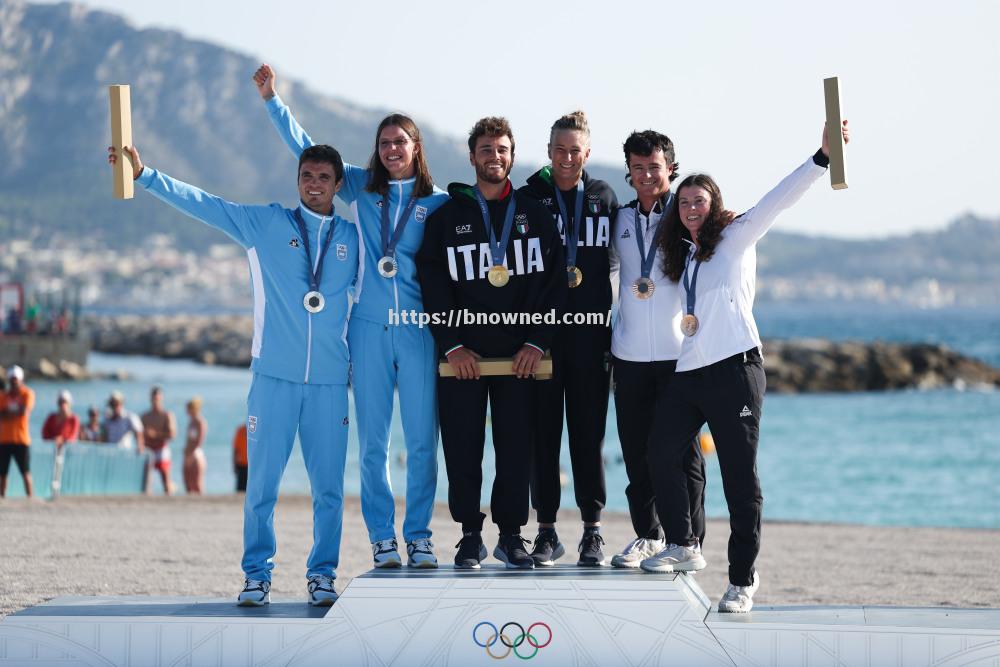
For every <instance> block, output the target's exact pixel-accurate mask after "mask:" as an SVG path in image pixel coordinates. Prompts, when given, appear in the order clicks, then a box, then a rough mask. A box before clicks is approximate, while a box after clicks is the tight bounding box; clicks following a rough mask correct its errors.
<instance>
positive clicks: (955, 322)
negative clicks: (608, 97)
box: [9, 304, 1000, 528]
mask: <svg viewBox="0 0 1000 667" xmlns="http://www.w3.org/2000/svg"><path fill="white" fill-rule="evenodd" d="M755 312H756V315H757V321H758V325H759V327H760V330H761V333H762V335H763V336H764V337H765V338H800V337H813V338H828V339H834V340H889V341H909V342H935V343H944V344H946V345H949V346H951V347H953V348H954V349H956V350H959V351H961V352H963V353H965V354H969V355H972V356H976V357H978V358H981V359H983V360H985V361H988V362H989V363H992V364H994V365H998V366H1000V310H990V309H976V310H973V309H968V310H957V309H956V310H933V311H912V310H902V309H887V308H873V307H862V306H857V305H844V306H830V305H829V304H823V305H801V304H775V305H758V307H757V308H756V311H755ZM765 354H766V350H765ZM90 367H91V370H93V371H105V372H107V371H112V370H124V371H126V372H128V373H129V374H130V375H131V376H132V379H130V380H128V381H124V382H112V381H107V380H95V381H89V382H81V383H73V384H69V385H67V384H65V383H58V382H33V383H31V386H32V387H33V388H34V390H35V391H36V394H37V405H36V407H35V410H34V413H33V414H32V418H31V429H32V434H33V438H35V445H33V446H32V448H33V455H34V459H33V465H35V466H36V467H37V466H44V465H50V464H51V463H50V462H51V454H47V451H48V450H50V449H51V448H50V447H49V448H48V450H46V447H47V446H46V445H41V443H40V432H41V424H42V422H43V421H44V418H45V415H46V414H47V413H48V412H50V411H51V410H52V409H54V406H55V396H56V393H57V392H58V391H59V390H60V389H62V388H68V389H70V390H71V391H72V392H73V394H74V399H75V408H76V411H77V412H78V414H80V415H81V418H83V416H84V415H85V413H86V407H87V406H88V405H89V404H94V405H98V406H101V407H102V408H103V406H104V403H105V402H106V401H107V398H108V395H109V394H110V392H111V391H112V390H115V389H118V390H120V391H122V392H124V393H125V395H126V397H127V400H126V408H128V409H130V410H133V411H135V412H138V413H141V412H143V411H144V410H146V409H147V408H148V394H149V388H150V386H151V385H153V384H159V385H162V386H163V387H164V390H165V397H166V405H167V407H168V409H170V410H172V411H174V412H175V414H176V416H177V423H178V434H179V437H178V438H177V439H176V440H175V441H174V443H173V446H172V447H173V453H174V465H173V470H172V477H173V479H174V481H175V483H176V484H177V485H178V488H180V489H183V485H182V483H181V479H182V476H181V459H182V451H183V444H184V443H183V434H184V433H185V430H186V425H187V417H186V415H185V414H184V403H185V402H186V401H187V400H188V399H190V398H191V397H192V396H194V395H199V396H201V397H202V399H203V400H204V414H205V417H206V419H207V421H208V436H207V439H206V443H205V455H206V458H207V461H208V472H207V478H206V487H207V490H208V492H209V493H227V492H230V491H232V490H233V487H234V477H233V472H232V444H231V443H232V437H233V433H234V431H235V429H236V427H237V425H239V424H240V423H242V421H243V420H244V418H245V405H246V392H247V389H248V387H249V381H250V374H249V372H248V371H246V370H243V369H232V368H218V367H211V366H202V365H199V364H195V363H193V362H188V361H165V360H159V359H152V358H146V357H122V356H114V355H103V354H96V353H95V354H92V355H91V359H90ZM352 404H353V398H352ZM351 414H352V418H353V414H354V411H353V405H352V412H351ZM398 415H399V409H398V402H397V406H396V410H395V414H394V419H393V424H392V436H391V437H392V443H391V450H390V474H391V477H392V484H393V490H394V492H395V493H396V494H397V495H399V496H402V495H404V494H405V493H406V478H405V459H404V456H405V444H404V443H405V440H404V438H403V433H402V427H401V425H400V422H399V417H398ZM350 433H351V437H350V445H349V450H348V465H347V473H346V479H345V488H346V491H347V492H348V493H353V494H357V493H359V491H360V482H359V468H358V442H357V430H356V428H355V427H354V425H353V424H352V428H351V432H350ZM486 437H487V447H486V456H485V460H484V464H483V466H484V483H483V493H482V498H483V503H484V504H488V503H489V496H490V484H491V483H492V478H493V455H492V447H491V445H490V436H489V429H487V435H486ZM604 453H605V454H604V455H605V461H606V474H607V489H608V501H607V508H608V509H609V510H618V511H627V507H628V506H627V502H626V499H625V485H626V483H627V478H626V475H625V466H624V464H623V463H622V462H621V446H620V444H619V442H618V435H617V429H616V426H615V413H614V401H613V400H612V401H611V406H610V409H609V413H608V419H607V437H606V440H605V446H604ZM562 465H563V467H564V469H565V470H566V474H567V476H568V478H569V480H568V484H567V485H566V486H565V487H564V489H563V494H562V506H563V507H564V508H566V509H571V510H572V509H573V507H574V500H573V491H572V473H571V469H570V465H569V451H568V443H567V442H566V438H565V434H564V441H563V453H562ZM524 466H525V473H526V474H527V469H528V462H527V461H525V462H524ZM708 468H709V478H708V491H707V500H706V506H707V507H706V509H707V513H708V515H709V516H714V517H719V516H726V505H725V498H724V496H723V493H722V484H721V479H720V476H719V467H718V459H717V457H716V456H714V455H712V456H709V458H708ZM758 468H759V473H760V478H761V486H762V488H763V495H764V516H765V518H766V519H772V520H773V519H782V520H801V521H830V522H850V523H863V524H876V525H898V526H963V527H983V528H1000V484H998V483H997V480H998V479H1000V391H996V390H984V389H969V388H966V389H941V390H933V391H916V390H907V391H894V392H877V393H876V392H865V393H853V394H802V395H781V394H770V395H768V396H767V398H766V400H765V402H764V414H763V421H762V425H761V441H760V450H759V457H758ZM39 477H45V475H39ZM9 480H10V491H11V494H12V495H20V494H21V493H22V489H21V482H20V475H18V474H17V472H16V469H15V468H13V467H12V469H11V474H10V478H9ZM158 484H159V481H158V479H157V480H154V489H156V492H157V493H159V492H160V490H159V489H158V488H157V487H158ZM308 490H309V482H308V478H307V476H306V474H305V468H304V466H303V463H302V457H301V454H300V453H299V450H298V447H297V446H296V448H295V450H294V451H293V453H292V457H291V460H290V461H289V465H288V469H287V471H286V473H285V478H284V481H283V483H282V491H283V492H284V493H306V492H308ZM437 498H438V500H440V501H446V500H447V476H446V474H445V468H444V459H443V457H441V456H439V475H438V485H437Z"/></svg>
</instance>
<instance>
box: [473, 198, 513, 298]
mask: <svg viewBox="0 0 1000 667" xmlns="http://www.w3.org/2000/svg"><path fill="white" fill-rule="evenodd" d="M473 190H474V191H475V193H476V201H478V202H479V210H480V212H481V213H482V214H483V224H484V225H486V235H487V237H488V238H489V241H490V259H491V260H492V261H493V265H492V266H490V271H489V273H488V274H487V277H488V278H489V281H490V285H493V286H494V287H503V286H504V285H506V284H507V283H508V282H510V271H508V270H507V267H506V266H504V265H503V261H504V255H505V254H506V251H507V241H509V240H510V230H511V228H512V227H513V226H514V208H515V206H514V193H513V192H511V193H510V203H508V204H507V213H506V214H505V215H504V219H503V231H502V232H501V234H500V242H499V243H497V237H496V234H494V233H493V225H492V224H491V223H490V210H489V209H488V208H487V207H486V198H485V197H483V193H482V192H480V191H479V186H478V185H477V186H476V187H475V188H473Z"/></svg>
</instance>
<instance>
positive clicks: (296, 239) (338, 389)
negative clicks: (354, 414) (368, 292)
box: [137, 167, 361, 581]
mask: <svg viewBox="0 0 1000 667" xmlns="http://www.w3.org/2000/svg"><path fill="white" fill-rule="evenodd" d="M137 182H138V183H139V185H141V186H142V187H143V188H145V189H146V190H147V191H148V192H149V193H150V194H152V195H153V196H154V197H156V198H157V199H160V200H162V201H164V202H166V203H168V204H170V205H171V206H173V207H174V208H176V209H178V210H180V211H182V212H184V213H186V214H188V215H190V216H191V217H193V218H196V219H198V220H201V221H202V222H204V223H206V224H208V225H210V226H212V227H215V228H216V229H220V230H222V231H223V232H225V233H226V234H228V235H229V236H230V237H231V238H232V239H233V240H234V241H236V242H237V243H239V244H240V245H241V246H243V248H245V249H246V252H247V259H248V261H249V263H250V278H251V281H252V285H253V303H254V307H253V313H254V318H253V323H254V325H253V343H252V348H251V354H252V358H253V361H252V363H251V368H252V369H253V372H254V375H253V382H252V384H251V387H250V393H249V395H248V398H247V414H248V421H247V445H248V446H247V454H248V457H249V477H248V480H247V494H246V501H245V504H244V523H243V539H244V545H243V546H244V552H243V571H244V573H245V575H246V576H247V577H248V578H250V579H262V580H268V581H269V580H270V578H271V570H272V568H273V562H272V558H273V556H274V553H275V539H274V525H273V519H274V504H275V502H276V500H277V497H278V486H279V484H280V482H281V476H282V473H283V472H284V469H285V465H286V464H287V462H288V456H289V454H290V453H291V449H292V444H293V442H294V439H295V433H296V431H298V434H299V440H300V442H301V445H302V455H303V458H304V459H305V463H306V470H307V471H308V474H309V481H310V484H311V486H312V494H313V511H314V530H313V537H314V542H313V549H312V551H311V553H310V554H309V559H308V561H307V567H308V572H307V576H310V575H314V574H322V575H326V576H331V577H335V576H336V568H337V563H338V559H339V552H340V536H341V528H342V521H343V484H344V463H345V459H346V452H347V431H348V423H349V421H348V400H347V381H348V373H349V355H348V346H347V328H348V327H347V322H348V318H349V316H350V313H351V308H352V305H353V289H354V285H355V281H356V278H357V270H358V258H359V256H360V252H361V244H360V239H359V236H358V230H357V226H356V225H355V224H354V223H352V222H349V221H347V220H344V219H343V218H340V217H337V216H322V215H319V214H317V213H314V212H312V211H311V210H309V209H308V208H306V207H305V206H300V207H299V208H298V212H299V214H300V215H301V217H302V220H303V222H304V223H305V227H306V231H307V234H308V235H309V243H310V246H311V250H312V260H313V268H314V269H315V268H316V267H317V266H318V264H319V249H320V247H321V244H322V242H323V240H324V238H325V237H326V234H327V232H328V230H329V229H330V225H333V236H332V237H331V239H330V245H329V248H328V250H327V253H326V255H325V257H324V259H323V270H322V275H321V282H320V285H319V291H320V292H321V293H322V294H323V297H324V299H325V301H326V303H325V307H324V308H323V310H322V311H320V312H318V313H310V312H308V311H306V309H305V307H304V306H303V304H302V300H303V297H304V296H305V294H306V293H307V292H308V291H309V289H310V285H309V263H308V260H307V259H306V251H305V243H304V242H303V239H302V238H301V235H300V230H299V227H298V224H297V223H296V219H295V211H294V210H290V209H286V208H284V207H282V206H281V205H279V204H271V205H269V206H244V205H241V204H234V203H232V202H228V201H226V200H224V199H221V198H219V197H216V196H214V195H211V194H208V193H206V192H204V191H202V190H199V189H198V188H196V187H194V186H191V185H188V184H187V183H183V182H181V181H178V180H175V179H173V178H171V177H169V176H167V175H166V174H163V173H160V172H158V171H156V170H154V169H150V168H148V167H147V168H145V169H144V170H143V172H142V174H141V175H140V176H139V179H138V181H137Z"/></svg>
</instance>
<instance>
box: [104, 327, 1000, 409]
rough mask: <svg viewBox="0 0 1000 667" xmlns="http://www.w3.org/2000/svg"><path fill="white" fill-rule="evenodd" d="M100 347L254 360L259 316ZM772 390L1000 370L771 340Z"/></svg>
mask: <svg viewBox="0 0 1000 667" xmlns="http://www.w3.org/2000/svg"><path fill="white" fill-rule="evenodd" d="M86 325H87V328H88V329H89V331H90V333H91V339H92V344H93V348H94V349H95V350H97V351H98V352H108V353H114V354H142V355H149V356H155V357H165V358H177V359H194V360H195V361H199V362H202V363H206V364H221V365H226V366H242V367H248V366H249V365H250V339H251V336H252V334H253V322H252V320H251V319H250V318H249V317H245V316H238V315H232V316H218V317H208V316H192V315H157V316H152V317H143V316H135V315H127V316H118V317H89V318H87V320H86ZM764 367H765V368H766V370H767V388H768V391H771V392H780V393H799V392H848V391H883V390H892V389H912V388H916V389H934V388H940V387H984V386H990V387H996V386H1000V369H997V368H993V367H992V366H989V365H988V364H985V363H983V362H982V361H979V360H977V359H972V358H970V357H966V356H963V355H961V354H959V353H957V352H955V351H953V350H950V349H948V348H946V347H944V346H941V345H931V344H924V343H884V342H872V343H862V342H832V341H827V340H769V341H765V343H764Z"/></svg>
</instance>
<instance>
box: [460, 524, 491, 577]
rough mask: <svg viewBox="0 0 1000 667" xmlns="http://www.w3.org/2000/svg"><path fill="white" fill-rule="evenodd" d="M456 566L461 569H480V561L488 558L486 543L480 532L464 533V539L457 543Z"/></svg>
mask: <svg viewBox="0 0 1000 667" xmlns="http://www.w3.org/2000/svg"><path fill="white" fill-rule="evenodd" d="M455 546H456V547H458V553H457V554H455V567H456V568H457V569H459V570H478V569H479V563H480V562H481V561H483V560H485V559H486V545H485V544H483V538H482V535H481V534H480V532H479V531H478V530H477V531H475V532H469V533H462V539H460V540H459V541H458V544H456V545H455Z"/></svg>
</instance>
